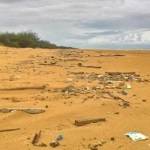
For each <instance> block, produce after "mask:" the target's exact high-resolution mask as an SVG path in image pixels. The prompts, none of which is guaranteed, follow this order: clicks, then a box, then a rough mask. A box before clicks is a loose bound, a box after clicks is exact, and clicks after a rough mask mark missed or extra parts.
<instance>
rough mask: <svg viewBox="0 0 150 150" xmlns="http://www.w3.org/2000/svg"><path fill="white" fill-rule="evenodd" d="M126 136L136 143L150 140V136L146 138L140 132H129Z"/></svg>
mask: <svg viewBox="0 0 150 150" xmlns="http://www.w3.org/2000/svg"><path fill="white" fill-rule="evenodd" d="M125 135H126V136H128V137H129V138H130V139H132V140H133V141H135V142H137V141H143V140H147V139H148V136H145V135H144V134H142V133H139V132H128V133H126V134H125Z"/></svg>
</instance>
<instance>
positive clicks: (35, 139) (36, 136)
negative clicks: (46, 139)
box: [32, 130, 41, 145]
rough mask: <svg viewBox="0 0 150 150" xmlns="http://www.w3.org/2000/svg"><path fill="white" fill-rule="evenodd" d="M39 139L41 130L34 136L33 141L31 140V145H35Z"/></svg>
mask: <svg viewBox="0 0 150 150" xmlns="http://www.w3.org/2000/svg"><path fill="white" fill-rule="evenodd" d="M40 137H41V130H40V131H39V133H36V134H35V135H34V137H33V140H32V144H33V145H36V144H37V143H38V142H39V140H40Z"/></svg>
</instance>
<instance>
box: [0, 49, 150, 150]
mask: <svg viewBox="0 0 150 150" xmlns="http://www.w3.org/2000/svg"><path fill="white" fill-rule="evenodd" d="M105 72H135V73H136V74H139V75H140V79H141V81H134V80H133V81H127V82H126V81H123V83H124V84H125V85H126V83H128V84H129V85H131V87H132V88H131V89H125V90H126V91H125V92H126V93H127V95H124V94H122V93H121V90H122V88H121V89H118V88H116V87H114V88H113V85H111V84H110V85H109V84H108V85H106V87H103V83H100V81H99V80H98V79H97V78H96V79H95V78H94V77H93V78H92V77H91V78H88V75H91V74H93V75H95V76H98V77H100V76H101V75H104V74H105ZM81 76H82V77H81ZM148 80H150V53H149V52H144V51H130V52H129V51H122V52H121V51H92V50H89V51H88V50H61V49H60V50H43V49H15V48H6V47H0V108H13V109H22V108H41V109H44V110H45V112H44V113H41V114H34V115H33V114H28V113H25V112H22V111H12V112H9V113H0V130H3V129H11V128H20V130H16V131H11V132H7V131H6V132H0V150H50V149H56V150H88V149H90V148H89V144H95V143H99V142H103V143H104V144H103V145H102V146H98V147H97V149H100V150H101V149H102V150H149V149H150V140H146V141H140V142H133V141H132V140H130V139H129V138H127V137H126V136H125V135H124V134H125V133H127V132H128V131H139V132H141V133H143V134H145V135H147V136H149V137H150V82H149V81H148ZM114 84H115V83H114ZM43 86H45V88H39V89H38V88H37V89H36V87H43ZM67 86H70V88H72V89H69V88H68V89H67V88H66V89H65V87H67ZM28 88H29V89H28ZM73 88H77V89H78V90H77V91H76V89H73ZM67 90H68V91H67ZM69 90H70V91H69ZM108 91H109V92H110V93H111V94H113V95H115V96H116V95H117V96H118V97H119V98H120V99H119V98H118V99H117V98H116V99H115V98H113V97H109V95H108V94H107V92H108ZM105 92H106V93H105ZM105 94H106V95H105ZM121 98H122V99H123V100H124V101H127V102H128V103H129V106H128V105H127V107H124V105H123V104H122V101H121ZM125 106H126V105H125ZM91 117H94V118H95V117H102V118H106V120H107V121H106V122H98V123H92V124H88V125H85V126H81V127H76V126H75V125H74V121H75V119H78V118H79V119H80V118H91ZM40 130H41V131H42V133H41V138H40V141H39V144H40V143H45V144H47V147H40V146H34V145H32V143H31V142H32V139H33V136H34V134H35V133H38V132H39V131H40ZM59 134H61V135H63V137H64V139H63V140H62V141H60V146H58V147H56V148H51V147H50V146H49V142H51V141H52V140H53V139H54V138H55V137H56V136H57V135H59ZM95 150H96V149H95Z"/></svg>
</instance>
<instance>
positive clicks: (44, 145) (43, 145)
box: [37, 143, 47, 147]
mask: <svg viewBox="0 0 150 150" xmlns="http://www.w3.org/2000/svg"><path fill="white" fill-rule="evenodd" d="M37 146H39V147H47V144H45V143H40V144H38V145H37Z"/></svg>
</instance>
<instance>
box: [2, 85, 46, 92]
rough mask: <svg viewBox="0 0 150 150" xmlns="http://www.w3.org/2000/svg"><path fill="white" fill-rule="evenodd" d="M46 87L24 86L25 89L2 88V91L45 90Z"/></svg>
mask: <svg viewBox="0 0 150 150" xmlns="http://www.w3.org/2000/svg"><path fill="white" fill-rule="evenodd" d="M45 88H46V86H45V85H44V86H30V87H28V86H24V87H15V88H1V89H0V91H19V90H43V89H45Z"/></svg>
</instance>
